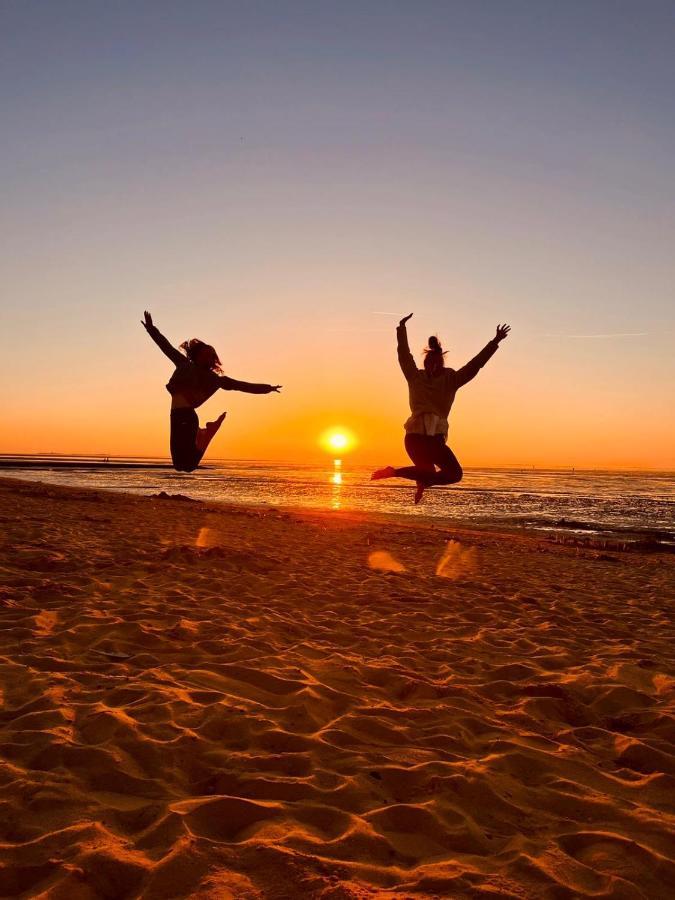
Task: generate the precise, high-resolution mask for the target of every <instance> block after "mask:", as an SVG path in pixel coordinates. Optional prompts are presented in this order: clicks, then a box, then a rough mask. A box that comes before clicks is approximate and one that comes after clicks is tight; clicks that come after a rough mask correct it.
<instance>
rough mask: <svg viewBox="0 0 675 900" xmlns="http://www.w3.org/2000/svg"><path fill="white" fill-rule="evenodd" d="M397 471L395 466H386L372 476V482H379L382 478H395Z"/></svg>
mask: <svg viewBox="0 0 675 900" xmlns="http://www.w3.org/2000/svg"><path fill="white" fill-rule="evenodd" d="M395 476H396V469H395V468H394V467H393V466H385V468H384V469H378V470H377V472H373V474H372V475H371V476H370V480H371V481H379V480H380V479H381V478H394V477H395Z"/></svg>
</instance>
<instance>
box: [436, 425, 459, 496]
mask: <svg viewBox="0 0 675 900" xmlns="http://www.w3.org/2000/svg"><path fill="white" fill-rule="evenodd" d="M434 442H435V444H434V452H433V461H434V463H435V464H436V465H437V466H438V468H439V469H440V471H439V472H436V474H435V476H434V481H433V483H434V484H457V482H458V481H461V480H462V477H463V475H464V472H463V471H462V467H461V466H460V464H459V460H458V459H457V457H456V456H455V454H454V453H453V452H452V450H451V449H450V448H449V447H448V445H447V444H446V443H445V438H444V437H443V435H441V434H437V435H434Z"/></svg>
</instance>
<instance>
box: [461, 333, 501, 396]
mask: <svg viewBox="0 0 675 900" xmlns="http://www.w3.org/2000/svg"><path fill="white" fill-rule="evenodd" d="M509 331H511V326H510V325H498V326H497V333H496V335H495V336H494V337H493V338H492V340H491V341H490V342H489V343H488V344H486V345H485V346H484V347H483V349H482V350H481V351H480V353H478V354H477V355H476V356H474V358H473V359H472V360H470V361H469V362H468V363H467V364H466V365H465V366H462V368H461V369H457V371H456V372H455V380H456V385H457V387H458V388H459V387H462V385H465V384H466V383H467V382H468V381H471V379H472V378H475V377H476V375H478V373H479V372H480V370H481V369H482V368H483V366H484V365H485V363H486V362H487V361H488V360H489V359H490V358H491V357H492V356H494V354H495V353H496V352H497V347H498V346H499V343H500V341H503V340H504V338H505V337H506V336H507V335H508V333H509Z"/></svg>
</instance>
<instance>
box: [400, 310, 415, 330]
mask: <svg viewBox="0 0 675 900" xmlns="http://www.w3.org/2000/svg"><path fill="white" fill-rule="evenodd" d="M412 317H413V314H412V313H410V315H409V316H405V317H404V318H403V319H401V321H400V322H399V323H398V324H399V328H400V327H401V326H403V325H405V323H406V322H407V321H408V319H412Z"/></svg>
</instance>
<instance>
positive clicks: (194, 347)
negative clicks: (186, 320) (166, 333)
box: [180, 338, 223, 374]
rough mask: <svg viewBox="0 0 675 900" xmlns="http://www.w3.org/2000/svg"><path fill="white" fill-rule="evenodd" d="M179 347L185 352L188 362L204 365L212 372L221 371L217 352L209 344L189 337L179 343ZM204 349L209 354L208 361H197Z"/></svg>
mask: <svg viewBox="0 0 675 900" xmlns="http://www.w3.org/2000/svg"><path fill="white" fill-rule="evenodd" d="M180 349H181V350H183V351H184V352H185V355H186V356H187V358H188V359H189V360H190V362H193V363H195V365H206V366H207V368H209V369H211V371H212V372H217V373H218V374H221V373H222V371H223V370H222V369H221V368H220V360H219V359H218V354H217V353H216V351H215V348H214V347H212V346H211V344H205V343H204V341H200V340H199V338H190V340H189V341H183V343H182V344H181V345H180ZM204 351H206V352H207V353H208V354H209V360H208V362H202V363H198V362H197V359H198V358H199V356H200V355H201V354H202V353H203V352H204Z"/></svg>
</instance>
